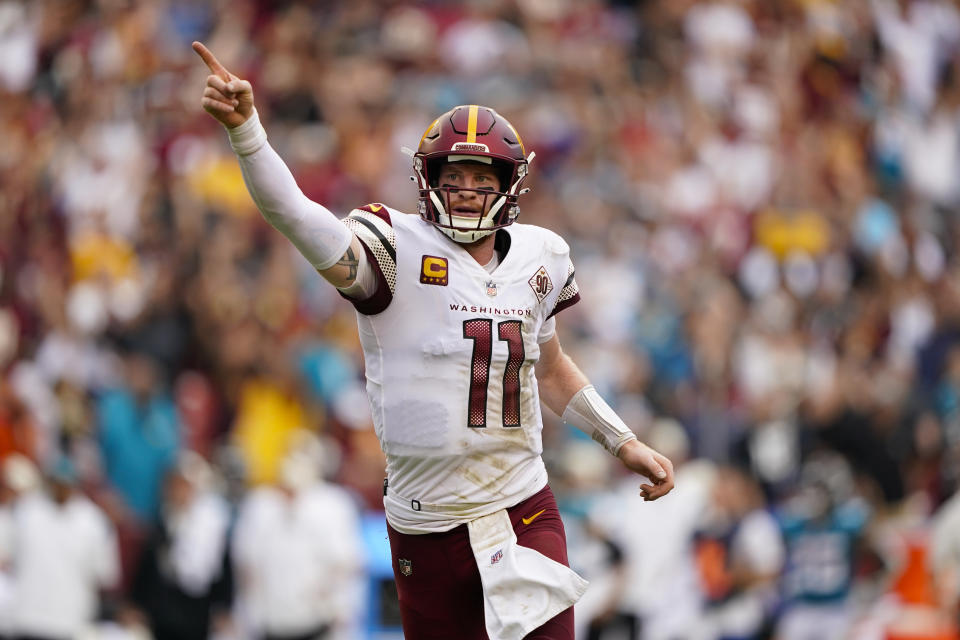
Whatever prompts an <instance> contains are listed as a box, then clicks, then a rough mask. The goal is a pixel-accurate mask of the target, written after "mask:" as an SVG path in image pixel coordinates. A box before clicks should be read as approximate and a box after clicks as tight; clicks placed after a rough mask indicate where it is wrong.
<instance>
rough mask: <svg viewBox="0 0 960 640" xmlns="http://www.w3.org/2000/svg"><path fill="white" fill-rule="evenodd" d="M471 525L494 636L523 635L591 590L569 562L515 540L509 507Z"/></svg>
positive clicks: (512, 639) (513, 638) (512, 638)
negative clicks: (508, 511)
mask: <svg viewBox="0 0 960 640" xmlns="http://www.w3.org/2000/svg"><path fill="white" fill-rule="evenodd" d="M467 527H468V529H469V532H470V546H471V547H472V548H473V555H474V557H475V558H476V561H477V568H479V569H480V580H481V582H482V583H483V605H484V617H485V622H486V627H487V635H489V636H490V640H520V639H521V638H523V637H524V636H525V635H527V634H528V633H530V632H531V631H533V630H534V629H536V628H537V627H539V626H540V625H542V624H543V623H544V622H546V621H547V620H549V619H550V618H552V617H554V616H555V615H557V614H558V613H560V612H561V611H563V610H565V609H567V608H568V607H570V606H572V605H573V604H574V603H575V602H576V601H577V600H579V599H580V596H582V595H583V594H584V592H585V591H586V590H587V584H588V583H587V581H586V580H584V579H583V578H581V577H580V576H578V575H577V574H576V573H575V572H574V571H573V570H572V569H570V568H569V567H565V566H563V565H562V564H560V563H559V562H556V561H554V560H551V559H550V558H548V557H547V556H545V555H543V554H542V553H540V552H539V551H537V550H535V549H530V548H528V547H523V546H520V545H519V544H517V535H516V534H515V533H514V531H513V526H512V525H511V524H510V516H509V515H508V514H507V511H506V509H501V510H500V511H497V512H496V513H491V514H490V515H488V516H484V517H482V518H477V519H476V520H473V521H472V522H470V523H468V525H467Z"/></svg>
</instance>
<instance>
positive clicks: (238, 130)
mask: <svg viewBox="0 0 960 640" xmlns="http://www.w3.org/2000/svg"><path fill="white" fill-rule="evenodd" d="M227 135H228V136H229V137H230V146H231V147H233V152H234V153H236V154H237V155H238V156H249V155H250V154H252V153H256V152H257V151H258V150H259V149H260V147H262V146H263V145H264V143H265V142H266V141H267V131H266V129H264V128H263V125H262V124H260V116H258V115H257V109H256V107H254V109H253V113H252V114H251V115H250V117H249V118H247V119H246V121H245V122H244V123H243V124H241V125H239V126H236V127H234V128H232V129H227Z"/></svg>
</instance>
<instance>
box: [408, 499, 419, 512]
mask: <svg viewBox="0 0 960 640" xmlns="http://www.w3.org/2000/svg"><path fill="white" fill-rule="evenodd" d="M410 508H411V509H413V510H414V511H420V501H419V500H411V501H410Z"/></svg>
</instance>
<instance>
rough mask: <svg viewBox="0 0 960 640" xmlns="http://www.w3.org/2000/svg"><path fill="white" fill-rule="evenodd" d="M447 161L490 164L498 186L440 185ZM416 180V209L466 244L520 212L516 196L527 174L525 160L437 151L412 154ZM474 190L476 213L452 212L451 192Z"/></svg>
mask: <svg viewBox="0 0 960 640" xmlns="http://www.w3.org/2000/svg"><path fill="white" fill-rule="evenodd" d="M447 162H478V163H481V164H487V165H490V166H492V167H493V168H494V169H495V170H496V173H497V176H498V178H499V180H500V189H499V190H493V189H487V188H484V189H471V188H464V187H454V186H442V185H440V171H441V167H442V166H443V165H444V164H445V163H447ZM414 171H415V172H416V181H417V184H418V186H419V187H420V202H419V211H418V213H419V214H420V215H421V216H422V217H423V218H424V219H425V220H427V221H428V222H430V223H432V224H433V225H434V226H436V227H437V228H438V229H439V230H440V231H441V232H442V233H444V234H445V235H446V236H448V237H449V238H450V239H451V240H453V241H454V242H459V243H463V244H468V243H471V242H476V241H477V240H481V239H483V238H485V237H486V236H488V235H490V234H492V233H493V232H494V231H496V230H497V229H500V228H502V227H506V226H508V225H510V224H513V222H514V220H516V219H517V216H518V215H519V214H520V208H519V206H517V196H518V195H519V194H520V193H521V184H522V183H523V180H524V178H526V174H527V163H526V161H524V162H514V161H511V162H506V161H503V160H501V159H499V158H492V157H490V156H489V155H479V154H476V155H475V154H462V153H461V154H438V155H435V156H433V157H428V158H426V161H425V162H424V158H423V157H422V156H418V157H416V158H414ZM464 191H466V192H472V193H476V194H477V196H478V198H477V200H475V202H476V201H479V203H480V211H481V212H482V213H481V215H479V216H461V215H456V214H454V213H453V209H454V207H455V206H456V202H454V200H455V199H456V198H455V197H454V195H455V194H458V193H460V192H464Z"/></svg>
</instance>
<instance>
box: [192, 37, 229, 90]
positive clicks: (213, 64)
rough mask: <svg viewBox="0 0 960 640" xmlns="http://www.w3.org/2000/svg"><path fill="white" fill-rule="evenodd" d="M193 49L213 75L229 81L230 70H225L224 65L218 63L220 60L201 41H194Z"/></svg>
mask: <svg viewBox="0 0 960 640" xmlns="http://www.w3.org/2000/svg"><path fill="white" fill-rule="evenodd" d="M193 50H194V51H196V52H197V55H199V56H200V57H201V58H202V59H203V61H204V62H205V63H206V65H207V66H208V67H209V68H210V71H211V72H213V74H214V75H217V76H219V77H220V78H222V79H223V81H224V82H230V72H229V71H227V69H226V67H224V66H223V65H222V64H220V61H219V60H217V57H216V56H215V55H213V52H211V51H210V49H207V48H206V47H205V46H203V43H202V42H194V43H193Z"/></svg>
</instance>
